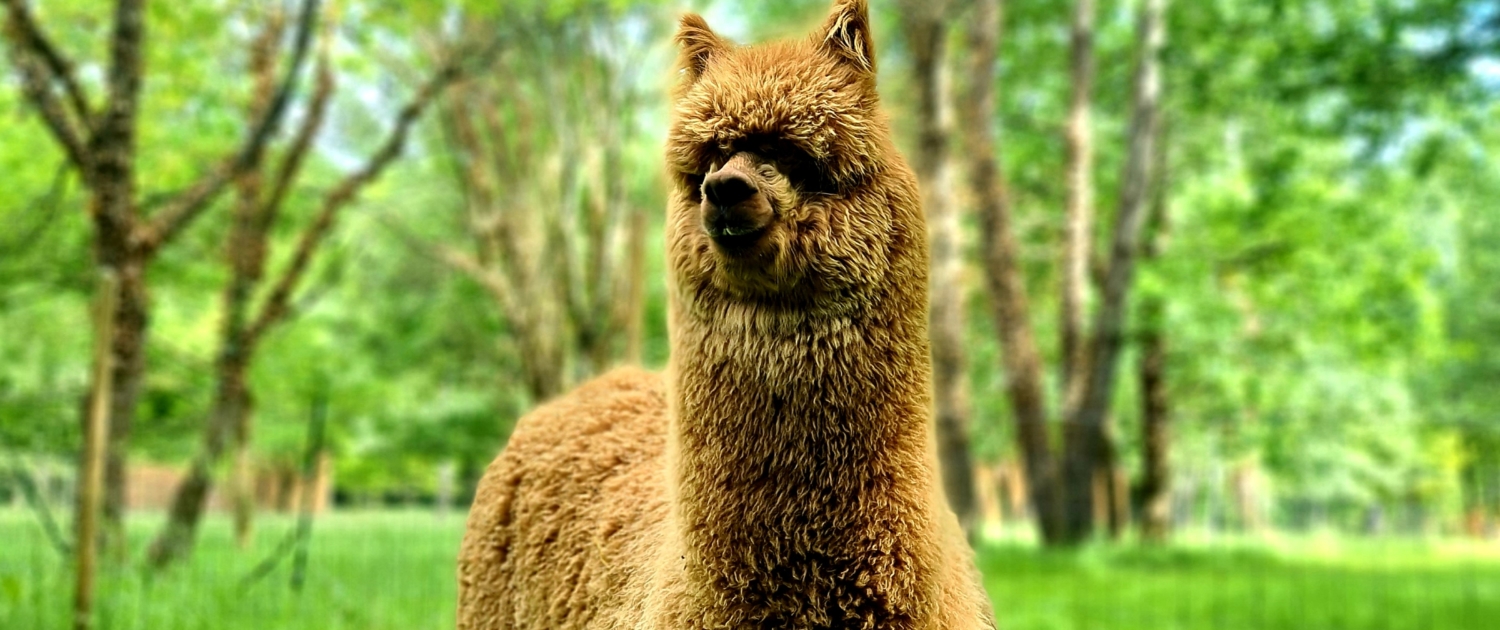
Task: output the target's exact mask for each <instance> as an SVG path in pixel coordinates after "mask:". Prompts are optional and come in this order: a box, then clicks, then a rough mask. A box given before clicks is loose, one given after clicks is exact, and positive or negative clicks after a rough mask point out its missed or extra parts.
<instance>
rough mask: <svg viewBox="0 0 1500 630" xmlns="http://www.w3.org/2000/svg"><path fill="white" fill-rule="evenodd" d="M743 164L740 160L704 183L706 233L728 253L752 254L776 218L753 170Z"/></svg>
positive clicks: (722, 169) (712, 175) (720, 170)
mask: <svg viewBox="0 0 1500 630" xmlns="http://www.w3.org/2000/svg"><path fill="white" fill-rule="evenodd" d="M743 164H744V160H742V159H740V158H738V157H737V158H735V159H732V160H730V162H729V163H728V164H726V165H724V167H723V168H721V169H718V170H717V171H714V172H713V173H712V174H710V175H709V176H708V177H706V178H704V180H703V207H702V212H703V230H704V231H705V232H707V233H708V235H709V236H710V237H712V238H713V240H714V243H715V244H717V245H718V246H719V248H720V249H721V250H723V251H724V252H725V253H728V254H740V253H744V252H747V251H749V250H750V249H751V248H752V247H753V246H754V245H755V244H756V243H758V242H760V240H761V238H762V237H763V236H765V234H766V232H767V231H769V228H770V226H771V221H772V219H774V218H775V212H774V211H773V210H772V208H771V201H770V199H768V198H767V197H766V195H765V193H764V192H762V191H761V189H760V187H759V186H757V185H756V182H755V175H754V174H753V172H754V171H753V170H752V169H747V168H745V167H744V166H743Z"/></svg>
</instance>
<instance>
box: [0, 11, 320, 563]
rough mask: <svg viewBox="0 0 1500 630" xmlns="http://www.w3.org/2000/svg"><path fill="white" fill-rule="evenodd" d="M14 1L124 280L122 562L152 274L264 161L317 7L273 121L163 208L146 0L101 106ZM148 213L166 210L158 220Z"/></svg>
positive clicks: (107, 534) (119, 454)
mask: <svg viewBox="0 0 1500 630" xmlns="http://www.w3.org/2000/svg"><path fill="white" fill-rule="evenodd" d="M4 4H5V8H6V17H7V21H6V28H5V33H4V35H5V41H6V48H7V51H8V53H9V55H10V58H11V62H12V65H13V66H14V67H15V69H16V71H17V72H18V73H19V74H20V76H21V79H22V84H23V88H24V91H25V94H26V97H27V100H28V102H29V104H30V106H31V110H32V111H33V112H34V113H35V114H36V115H37V116H38V117H39V118H41V120H42V122H43V124H44V125H45V126H46V128H47V130H48V131H49V132H50V134H51V136H52V138H53V140H54V141H55V142H56V143H57V145H58V146H59V147H61V149H62V151H63V153H64V154H65V155H66V156H67V160H68V164H69V166H70V168H71V169H72V170H73V171H74V172H75V173H77V175H78V177H79V180H80V181H82V182H83V184H84V186H85V187H86V188H87V189H88V191H89V204H88V206H89V214H90V217H91V218H92V220H93V224H94V256H95V262H96V264H97V265H98V266H100V267H102V268H105V269H107V270H109V271H110V272H112V273H114V274H115V275H116V276H117V277H118V278H119V283H118V287H119V288H118V292H119V295H118V296H117V299H116V300H115V304H116V307H115V316H114V317H115V323H114V331H115V336H114V348H113V352H114V357H113V360H112V361H111V365H112V366H113V369H112V370H111V372H110V381H111V386H110V387H108V388H105V389H103V390H100V391H108V392H110V397H111V400H110V401H109V404H108V407H109V410H110V411H109V422H108V426H109V428H110V429H109V436H108V443H107V449H106V451H107V458H106V465H105V492H104V527H103V528H102V531H103V540H104V542H105V544H106V546H107V547H108V548H110V549H113V550H114V551H115V552H117V554H118V553H121V552H123V551H124V545H125V540H124V525H123V515H124V508H125V461H126V457H127V449H128V445H129V439H130V429H131V421H132V418H133V417H134V414H135V409H136V403H137V400H138V398H139V396H140V392H141V383H142V381H143V378H144V375H145V372H146V364H145V356H146V355H145V347H146V341H147V332H148V325H149V322H150V299H149V293H148V290H147V284H146V270H147V268H148V267H149V266H150V264H151V263H152V261H153V260H155V259H156V257H157V256H158V254H159V253H160V252H161V250H162V248H163V247H165V246H166V245H167V244H169V243H170V242H171V241H172V240H173V239H175V238H176V237H177V236H178V235H179V234H181V233H182V231H183V230H185V229H186V228H187V227H188V226H189V225H191V224H192V223H193V222H194V221H195V220H196V219H197V218H198V217H200V216H201V215H202V214H203V212H204V211H205V210H207V209H208V208H209V206H210V205H211V204H212V202H213V201H214V200H215V199H216V198H217V197H218V196H219V195H220V194H221V193H222V192H223V191H224V190H225V189H226V187H227V186H228V185H229V184H230V182H231V181H233V180H234V179H235V178H236V177H238V176H239V175H241V174H243V173H244V172H245V171H246V170H248V169H249V168H250V166H251V165H252V164H254V163H255V162H256V161H257V160H258V159H259V156H260V154H261V152H262V151H263V150H264V147H265V144H266V142H267V141H268V140H269V139H270V137H271V136H272V135H273V134H274V133H275V131H276V129H277V127H278V126H279V124H280V122H281V119H282V117H283V115H284V113H285V111H286V109H287V107H286V105H287V102H288V101H289V100H290V98H291V96H292V92H293V88H294V85H295V79H296V77H297V74H298V71H299V69H300V67H301V65H302V62H303V60H304V59H305V57H306V52H307V47H308V41H309V39H310V38H311V34H312V29H313V23H314V20H315V16H316V13H317V2H316V0H308V1H307V2H305V3H304V4H303V8H302V12H301V15H300V18H299V20H298V26H297V34H296V36H295V43H294V45H293V46H292V49H291V51H290V52H289V54H288V57H289V62H288V66H287V69H286V74H285V75H284V78H283V79H282V80H281V81H280V82H279V85H280V87H279V88H278V89H277V91H276V93H275V94H274V95H273V96H272V98H271V99H270V102H269V105H267V106H266V107H265V108H264V112H263V113H264V115H263V116H262V117H260V118H259V119H258V120H256V121H254V122H253V124H251V125H250V126H249V127H248V128H247V130H246V133H245V137H244V139H243V140H242V141H241V142H240V145H239V146H238V147H237V148H236V149H235V150H234V151H232V152H231V153H230V155H229V156H227V157H225V158H222V159H220V160H219V161H218V162H217V163H216V164H214V165H213V166H212V167H210V168H208V169H207V170H206V172H203V173H202V174H200V175H199V176H198V178H197V180H196V181H195V182H194V183H193V184H192V185H190V186H189V187H187V188H185V189H183V190H181V191H177V192H174V193H170V194H168V195H166V196H165V197H164V198H161V200H160V201H158V197H157V196H156V195H147V196H145V197H143V196H142V194H141V193H140V191H139V190H138V188H137V186H136V170H135V166H136V156H137V152H138V146H137V143H136V136H137V133H136V131H137V127H138V125H139V120H138V118H139V116H138V112H139V110H140V95H141V84H142V83H143V81H144V78H145V73H146V68H145V64H144V62H143V48H144V46H145V45H146V42H147V35H146V11H145V2H144V0H118V1H117V2H116V3H115V7H114V28H113V31H112V33H111V34H110V37H109V45H108V49H109V51H110V53H109V55H110V59H109V63H108V64H107V70H106V72H105V80H104V83H105V88H104V98H103V100H102V103H100V104H99V105H98V106H97V107H96V106H95V105H93V104H91V103H92V102H94V101H96V100H98V99H96V98H91V97H90V96H89V95H88V94H87V93H86V90H85V84H84V83H83V82H82V81H80V80H79V78H78V76H77V73H76V72H75V71H74V68H75V67H76V66H77V64H76V63H75V62H74V61H73V60H72V59H70V58H69V57H68V56H67V55H66V54H65V53H64V52H63V51H62V50H61V49H59V48H58V47H57V46H56V45H55V44H54V43H53V41H52V38H51V37H50V36H49V35H47V33H46V32H45V30H44V29H43V28H42V27H41V25H40V24H39V23H38V22H37V20H36V19H35V16H34V14H33V12H32V10H31V8H30V6H28V4H27V3H26V2H25V0H4ZM143 199H151V200H152V203H149V204H147V203H144V201H143ZM148 206H155V207H157V209H156V210H155V211H154V212H150V213H149V214H148V213H147V212H146V210H147V207H148ZM94 389H98V388H94Z"/></svg>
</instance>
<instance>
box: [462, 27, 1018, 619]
mask: <svg viewBox="0 0 1500 630" xmlns="http://www.w3.org/2000/svg"><path fill="white" fill-rule="evenodd" d="M677 41H678V43H679V45H680V46H681V48H682V56H681V59H680V64H681V65H680V68H679V75H680V77H681V84H680V85H679V86H678V89H677V91H676V93H675V94H674V103H673V120H672V126H671V129H670V131H669V133H668V140H667V165H668V168H669V169H670V171H671V173H672V186H673V190H672V194H671V200H670V202H669V206H668V209H667V212H668V217H667V248H668V267H669V276H670V289H671V291H670V315H669V316H670V322H669V324H670V325H669V330H670V337H671V344H672V357H671V364H670V366H669V368H668V370H667V373H666V375H665V378H664V379H662V380H656V379H654V378H653V377H651V376H649V375H645V374H641V373H638V372H616V373H614V374H611V375H607V376H605V377H602V378H601V379H599V380H596V381H594V382H593V383H590V384H588V385H586V386H584V387H582V388H580V389H579V390H577V391H575V392H574V393H572V394H569V395H568V396H566V397H564V398H562V399H560V400H558V401H555V402H553V403H551V404H548V405H546V406H544V407H542V408H540V409H538V410H537V411H535V412H532V413H531V414H529V415H527V416H526V417H525V418H523V419H522V420H521V421H520V423H519V424H518V426H517V429H516V432H515V434H514V435H513V436H512V438H511V441H510V443H509V445H508V446H507V447H506V451H505V452H504V453H502V454H501V456H500V457H499V458H497V459H496V460H495V463H494V464H492V465H491V466H490V469H489V470H488V471H486V473H485V477H484V479H483V480H482V481H481V483H480V489H479V493H478V495H477V496H476V499H475V504H474V508H473V511H472V512H471V515H470V520H469V528H468V531H467V533H466V534H465V538H464V546H463V550H462V552H461V556H460V565H459V576H460V582H459V602H460V604H459V626H460V627H461V628H472V629H475V630H479V629H485V630H498V629H501V628H605V629H620V630H624V629H627V628H628V629H632V630H639V629H643V628H647V629H662V630H666V629H673V630H676V629H705V630H706V629H710V628H712V629H730V628H787V629H796V630H804V629H805V630H814V629H828V630H832V629H834V628H863V629H880V630H918V629H922V630H939V629H942V630H980V629H985V628H990V629H992V628H994V619H993V613H992V612H991V609H990V604H989V600H988V598H987V597H986V596H985V593H984V590H983V588H982V587H981V586H980V582H979V579H978V573H977V571H976V570H975V568H974V565H973V560H972V557H971V552H970V550H969V548H968V545H967V544H966V543H965V541H964V538H963V535H962V532H961V530H960V529H959V527H958V522H957V519H956V518H954V516H953V513H952V511H951V510H949V509H948V506H947V503H946V501H945V499H944V498H943V495H942V490H941V487H940V484H939V482H938V466H937V459H936V448H935V444H934V437H933V422H932V410H931V393H930V387H931V383H930V381H931V371H932V368H931V360H930V357H929V354H928V344H927V264H928V261H927V249H926V227H925V224H924V223H923V218H922V209H921V203H920V200H919V199H920V198H919V196H918V194H917V186H916V179H915V177H914V176H913V175H912V173H911V171H910V169H908V168H907V166H906V164H905V162H904V161H903V160H902V158H901V156H900V155H899V154H898V153H897V152H896V151H895V149H894V148H893V146H892V145H891V142H890V132H889V129H888V125H887V123H886V121H885V119H884V117H883V115H882V114H881V113H880V111H879V107H878V99H877V97H876V92H875V76H874V63H873V59H874V57H873V54H874V49H873V45H872V39H871V37H870V29H869V19H868V16H867V11H866V7H865V2H863V1H862V0H853V1H851V0H840V1H839V2H836V3H835V5H834V8H833V11H832V13H831V14H830V15H829V17H828V19H827V20H826V21H825V22H824V23H823V25H822V26H821V27H819V29H818V30H817V31H815V32H814V33H813V34H812V36H810V37H808V38H806V39H804V40H799V41H787V42H775V43H770V44H764V45H759V46H752V47H738V46H735V45H733V44H731V43H729V42H728V41H727V40H724V39H723V38H721V37H719V36H718V35H716V34H714V32H713V31H712V30H711V29H710V28H709V27H708V24H707V23H705V22H704V21H703V19H702V18H699V17H697V16H688V17H685V18H683V20H682V23H681V30H680V31H679V33H678V36H677Z"/></svg>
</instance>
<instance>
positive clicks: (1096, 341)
mask: <svg viewBox="0 0 1500 630" xmlns="http://www.w3.org/2000/svg"><path fill="white" fill-rule="evenodd" d="M1163 4H1164V0H1145V3H1144V5H1143V6H1142V7H1141V10H1140V14H1139V15H1138V16H1137V23H1136V36H1137V48H1138V51H1139V52H1138V55H1139V60H1138V64H1137V67H1136V73H1135V79H1134V83H1135V87H1134V94H1133V103H1132V110H1133V116H1132V119H1131V124H1130V131H1129V134H1130V135H1129V139H1128V143H1129V147H1128V149H1129V152H1128V154H1127V156H1126V160H1125V172H1124V175H1123V177H1122V178H1121V180H1122V182H1123V185H1122V191H1121V194H1120V207H1119V211H1118V212H1117V214H1116V216H1115V227H1114V240H1113V244H1112V246H1111V251H1110V261H1109V270H1108V272H1107V274H1106V277H1105V283H1104V295H1103V299H1102V300H1101V303H1100V306H1099V310H1098V312H1097V313H1096V314H1095V317H1094V327H1093V342H1092V344H1091V347H1090V354H1089V360H1088V363H1087V365H1088V369H1087V372H1086V373H1085V376H1084V378H1085V379H1086V380H1085V382H1084V383H1083V384H1082V388H1083V389H1082V394H1081V396H1080V397H1079V399H1078V403H1077V404H1078V406H1077V408H1076V411H1075V410H1073V409H1069V410H1067V412H1066V415H1065V417H1064V421H1065V423H1066V424H1065V431H1066V434H1067V437H1068V450H1067V458H1066V463H1065V465H1064V471H1063V478H1064V484H1065V485H1066V487H1067V492H1066V495H1067V499H1068V501H1067V503H1068V507H1067V509H1066V517H1067V532H1066V535H1067V538H1068V540H1070V541H1072V542H1081V541H1083V540H1086V539H1087V538H1089V537H1090V536H1092V535H1093V532H1094V527H1095V523H1094V519H1093V510H1092V500H1091V496H1090V495H1091V494H1092V488H1093V478H1094V475H1095V474H1096V471H1097V470H1099V469H1100V468H1103V467H1106V466H1107V462H1108V461H1109V460H1110V458H1111V457H1112V455H1113V454H1112V453H1111V452H1110V449H1112V448H1113V447H1114V446H1113V443H1112V441H1111V440H1110V436H1109V431H1108V426H1107V424H1108V422H1107V417H1108V414H1109V406H1110V401H1111V400H1112V398H1113V393H1114V384H1115V375H1116V371H1117V368H1118V358H1119V353H1120V349H1121V347H1122V345H1123V337H1124V326H1125V320H1126V318H1125V311H1126V305H1127V301H1128V298H1129V293H1130V288H1131V282H1132V280H1133V277H1134V272H1135V262H1136V260H1135V259H1136V249H1137V244H1138V241H1139V237H1140V232H1141V225H1142V223H1143V222H1144V219H1145V217H1146V214H1147V213H1146V207H1147V206H1148V205H1149V204H1148V201H1149V199H1150V177H1151V170H1152V167H1153V162H1154V153H1153V151H1154V145H1155V143H1156V140H1157V127H1158V124H1157V118H1158V108H1159V102H1160V97H1161V70H1160V57H1161V49H1162V46H1163V44H1164V41H1165V30H1164V24H1163V19H1162V13H1163Z"/></svg>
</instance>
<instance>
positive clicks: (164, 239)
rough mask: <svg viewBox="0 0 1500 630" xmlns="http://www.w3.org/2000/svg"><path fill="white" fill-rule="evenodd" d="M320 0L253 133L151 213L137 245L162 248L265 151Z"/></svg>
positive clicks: (308, 3)
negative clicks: (289, 64) (238, 146)
mask: <svg viewBox="0 0 1500 630" xmlns="http://www.w3.org/2000/svg"><path fill="white" fill-rule="evenodd" d="M320 4H321V2H320V0H304V2H303V3H302V14H301V16H300V17H298V19H297V36H296V40H295V42H294V43H293V47H292V59H291V66H290V67H288V68H287V72H286V75H285V76H284V77H283V78H282V82H281V87H280V88H278V89H277V91H276V95H275V96H274V97H272V99H271V103H270V105H269V106H268V107H267V108H266V110H265V115H264V116H262V117H261V118H260V120H259V121H258V122H257V123H256V124H255V125H254V126H252V127H251V130H250V134H249V135H248V136H246V138H245V141H244V143H243V144H242V145H241V146H240V148H239V149H238V150H237V151H236V152H235V154H234V155H232V156H230V157H228V158H226V159H224V160H223V161H221V162H220V163H219V164H218V165H217V166H215V167H214V168H213V169H212V170H210V171H209V172H208V173H205V174H204V175H203V176H202V177H200V178H199V179H198V181H197V182H194V183H193V185H191V186H189V187H188V188H187V189H185V190H183V191H181V192H179V193H177V194H176V195H175V196H174V197H173V198H172V199H171V200H170V201H168V202H167V205H166V207H165V208H163V209H162V210H160V211H159V212H157V213H156V214H155V215H153V216H152V218H151V220H150V221H149V222H147V223H145V224H143V225H142V226H141V227H139V228H137V230H136V233H135V234H134V235H133V240H134V241H135V245H136V246H137V247H139V248H141V249H142V250H143V251H145V252H147V255H148V256H149V255H150V253H151V252H154V251H155V250H157V249H160V248H161V246H162V245H165V244H166V243H169V242H171V241H172V239H173V238H175V237H176V236H177V234H179V233H181V232H182V230H183V229H184V228H186V227H187V226H188V225H189V224H191V223H192V222H193V220H194V219H196V218H198V216H199V215H201V214H202V213H203V211H204V210H206V209H208V206H209V205H210V204H211V203H213V200H214V199H215V198H216V197H218V195H219V193H221V192H223V191H224V189H225V188H226V187H228V185H229V183H230V182H231V181H233V180H234V178H236V177H238V176H239V175H240V174H242V173H244V172H245V170H247V169H249V168H250V167H251V166H252V165H254V164H255V163H256V162H257V161H258V160H259V159H260V156H261V154H262V153H263V152H264V151H265V148H266V145H267V144H268V143H269V142H270V140H271V136H273V135H275V132H276V128H277V127H278V126H279V125H280V123H281V119H282V118H283V117H284V115H285V113H286V109H287V105H288V103H290V102H291V98H292V93H293V92H294V91H295V90H296V85H297V77H298V75H299V74H301V71H302V65H303V63H304V61H305V60H306V59H307V50H308V48H309V47H310V45H311V42H312V35H313V31H314V29H315V26H316V24H317V19H318V18H317V16H318V7H319V5H320Z"/></svg>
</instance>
